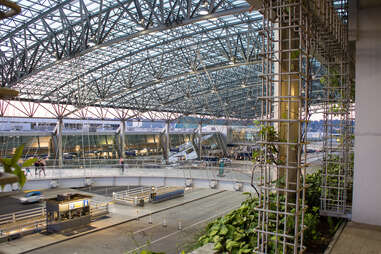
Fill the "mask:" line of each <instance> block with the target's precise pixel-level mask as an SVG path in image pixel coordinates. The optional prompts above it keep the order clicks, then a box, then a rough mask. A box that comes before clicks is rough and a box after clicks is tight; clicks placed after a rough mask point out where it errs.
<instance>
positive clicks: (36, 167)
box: [34, 158, 40, 176]
mask: <svg viewBox="0 0 381 254" xmlns="http://www.w3.org/2000/svg"><path fill="white" fill-rule="evenodd" d="M39 161H40V158H37V160H36V162H35V163H34V175H35V176H37V171H38V169H39V167H40V162H39Z"/></svg>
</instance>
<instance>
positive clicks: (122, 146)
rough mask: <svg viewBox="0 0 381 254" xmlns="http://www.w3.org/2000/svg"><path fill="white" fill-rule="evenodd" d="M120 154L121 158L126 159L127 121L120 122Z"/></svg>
mask: <svg viewBox="0 0 381 254" xmlns="http://www.w3.org/2000/svg"><path fill="white" fill-rule="evenodd" d="M119 136H120V144H119V145H120V152H121V156H120V157H121V158H123V159H124V158H126V121H124V120H122V121H120V132H119Z"/></svg>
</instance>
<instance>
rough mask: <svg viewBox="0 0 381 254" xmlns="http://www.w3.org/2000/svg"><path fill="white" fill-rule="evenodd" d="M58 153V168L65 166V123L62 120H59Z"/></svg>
mask: <svg viewBox="0 0 381 254" xmlns="http://www.w3.org/2000/svg"><path fill="white" fill-rule="evenodd" d="M57 127H58V128H57V138H58V141H57V143H58V144H57V148H58V149H57V151H58V166H59V167H62V166H63V146H62V129H63V121H62V118H58V123H57Z"/></svg>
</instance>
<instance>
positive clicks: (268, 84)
mask: <svg viewBox="0 0 381 254" xmlns="http://www.w3.org/2000/svg"><path fill="white" fill-rule="evenodd" d="M249 2H250V3H251V4H252V5H253V6H254V7H256V8H258V9H259V10H260V12H261V13H262V14H263V30H262V31H261V34H262V37H263V40H262V42H263V46H262V52H261V55H262V72H263V74H262V75H261V77H262V94H261V97H260V99H261V101H262V114H261V122H262V133H261V134H262V141H261V144H262V154H261V157H260V159H259V166H258V168H259V169H260V174H261V182H260V185H259V192H258V195H259V204H258V206H257V208H256V211H257V212H258V226H257V228H256V229H255V231H256V232H257V243H258V245H257V248H256V250H255V253H261V254H262V253H295V254H296V253H302V252H303V251H304V246H303V231H304V229H305V226H304V211H305V209H306V206H305V189H306V187H307V186H306V184H305V177H304V176H305V175H306V166H307V165H306V164H305V163H306V161H307V160H306V157H307V155H306V152H305V153H304V154H302V152H303V151H306V148H307V143H308V142H307V140H306V137H307V135H306V132H307V124H308V117H309V106H310V104H311V98H310V95H309V92H310V89H309V86H311V83H312V79H313V78H312V62H311V61H312V59H313V58H315V59H318V60H319V61H320V62H321V64H323V65H325V66H327V65H330V63H331V62H332V59H333V60H335V61H338V62H339V63H340V64H339V67H340V68H339V69H338V72H339V77H340V85H339V88H338V89H337V90H336V91H340V92H341V94H339V95H337V94H335V96H334V98H335V100H340V102H341V103H342V108H343V110H342V111H341V112H340V116H341V118H340V120H341V121H340V122H341V123H342V125H341V126H340V127H341V128H342V131H343V133H344V135H343V136H342V145H341V150H340V165H341V167H340V169H341V171H340V173H339V176H338V175H336V176H335V177H336V179H338V178H339V179H340V180H339V181H338V183H337V182H336V183H337V184H338V185H339V188H341V189H340V190H338V191H337V190H336V193H335V194H337V195H335V198H336V200H335V201H336V203H335V205H336V206H340V205H342V202H343V200H345V199H346V195H345V191H342V190H346V184H347V182H346V177H343V176H342V175H346V174H347V173H348V172H349V163H348V158H349V149H348V148H349V145H350V142H349V139H348V135H347V133H348V123H349V121H348V115H349V114H348V112H349V111H348V110H347V109H348V106H349V105H350V103H349V100H348V98H349V97H348V96H349V94H348V91H349V89H348V88H349V83H348V81H349V78H348V74H349V69H348V66H349V54H348V29H347V26H346V24H345V23H344V22H343V21H342V19H341V18H340V17H339V15H338V13H339V14H340V15H342V17H343V12H338V11H337V10H336V9H335V7H337V6H335V4H336V5H337V3H335V1H325V0H314V1H302V0H294V1H289V0H275V1H267V0H252V1H249ZM340 2H343V1H340ZM343 6H344V7H345V5H340V6H339V8H341V7H343ZM344 11H345V9H344ZM337 98H338V99H337ZM326 105H328V107H332V105H334V104H332V103H328V104H326ZM326 119H327V117H326ZM326 124H327V123H326ZM271 128H273V129H271ZM326 147H327V146H326ZM326 151H327V150H326ZM302 157H304V160H303V158H302ZM325 173H326V172H325ZM328 177H329V176H328ZM323 178H325V179H327V174H324V172H323ZM326 186H327V185H324V183H322V188H323V189H324V187H326ZM333 188H334V187H333V186H332V189H333ZM336 188H337V186H336ZM323 193H324V191H323ZM327 201H328V199H324V197H323V198H322V213H323V214H324V213H325V212H326V210H325V208H326V207H327V206H324V203H325V202H327ZM344 206H345V202H344ZM329 208H330V207H329ZM340 212H341V211H339V213H340ZM330 215H332V214H330ZM290 222H291V223H290Z"/></svg>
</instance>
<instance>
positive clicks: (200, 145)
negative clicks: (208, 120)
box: [198, 122, 202, 160]
mask: <svg viewBox="0 0 381 254" xmlns="http://www.w3.org/2000/svg"><path fill="white" fill-rule="evenodd" d="M198 140H199V153H200V156H199V159H200V160H201V157H202V122H199V123H198Z"/></svg>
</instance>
